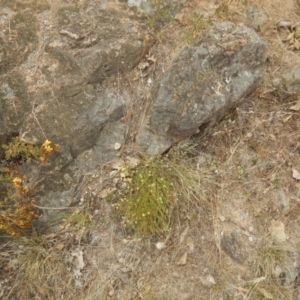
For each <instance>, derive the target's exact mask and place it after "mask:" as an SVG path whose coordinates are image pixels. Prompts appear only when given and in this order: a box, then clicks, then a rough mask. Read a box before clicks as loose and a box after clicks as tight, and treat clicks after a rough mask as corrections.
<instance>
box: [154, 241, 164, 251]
mask: <svg viewBox="0 0 300 300" xmlns="http://www.w3.org/2000/svg"><path fill="white" fill-rule="evenodd" d="M155 246H156V248H157V249H158V250H162V249H165V248H166V244H165V243H162V242H158V243H156V245H155Z"/></svg>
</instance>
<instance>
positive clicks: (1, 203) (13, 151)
mask: <svg viewBox="0 0 300 300" xmlns="http://www.w3.org/2000/svg"><path fill="white" fill-rule="evenodd" d="M3 148H4V150H5V160H6V162H7V163H10V167H9V168H8V167H6V168H2V169H1V170H0V184H1V185H0V188H1V195H0V197H1V198H0V230H4V231H5V232H6V233H8V234H9V235H11V236H17V237H18V236H21V235H22V233H23V231H24V230H25V229H28V228H30V227H31V226H32V221H33V220H34V219H36V218H37V217H38V216H39V214H38V212H37V210H36V208H35V206H34V201H33V200H32V199H30V198H29V197H28V195H27V192H28V187H27V186H26V185H25V184H24V179H25V177H24V176H21V175H19V173H18V172H17V171H16V170H14V169H13V168H14V164H17V163H20V162H22V163H26V162H30V161H31V160H32V159H38V160H39V161H41V162H44V161H46V159H47V157H48V156H49V155H51V154H52V153H54V152H55V151H57V150H58V149H59V145H53V144H52V143H51V142H50V141H49V140H46V141H45V142H44V143H43V144H42V145H41V146H35V145H32V144H29V143H25V142H24V141H22V140H21V139H20V137H15V138H12V140H11V141H10V142H9V143H8V144H7V145H4V146H3Z"/></svg>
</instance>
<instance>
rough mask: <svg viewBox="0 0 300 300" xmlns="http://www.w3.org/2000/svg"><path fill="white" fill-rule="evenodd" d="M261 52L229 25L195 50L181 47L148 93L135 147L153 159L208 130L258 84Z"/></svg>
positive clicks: (253, 37)
mask: <svg viewBox="0 0 300 300" xmlns="http://www.w3.org/2000/svg"><path fill="white" fill-rule="evenodd" d="M265 51H266V47H265V44H264V42H263V41H262V40H261V39H260V38H259V37H258V35H257V34H256V33H255V32H254V31H253V30H252V29H250V28H247V27H245V26H238V27H236V26H234V24H232V23H229V22H226V23H220V24H218V25H217V26H216V27H215V28H214V29H212V30H211V31H210V32H209V34H208V35H207V37H206V38H205V40H204V41H202V42H201V45H200V46H197V47H192V46H187V47H185V48H183V49H182V50H181V52H180V53H178V55H177V56H178V58H177V59H176V60H175V62H174V63H173V65H172V66H171V68H170V70H169V71H168V72H167V73H166V74H165V75H164V76H163V77H162V78H161V79H160V82H159V84H158V87H157V88H156V90H154V92H153V98H154V99H155V100H154V104H153V105H152V107H151V108H150V110H149V112H148V115H147V118H146V121H145V122H144V124H142V128H141V130H140V132H139V133H138V135H137V138H136V140H137V143H138V144H139V145H141V147H142V148H143V149H144V151H146V152H147V153H148V154H150V155H157V154H161V153H163V152H165V151H166V150H168V149H169V148H170V147H171V146H172V145H173V144H174V143H176V142H178V141H180V140H183V139H184V138H187V137H188V136H192V135H195V134H199V133H202V131H204V132H207V131H208V130H209V129H210V128H211V127H212V126H213V125H214V124H215V123H216V122H218V121H219V120H220V119H221V118H222V117H223V116H224V115H225V114H226V112H228V111H229V110H230V109H232V108H233V107H234V106H235V105H237V104H238V103H239V102H240V101H242V100H243V99H244V98H245V97H246V96H247V95H249V94H250V93H251V92H252V91H253V90H254V89H255V88H256V87H257V86H258V85H259V84H260V82H261V81H262V79H263V77H264V73H263V70H262V65H263V63H264V59H265Z"/></svg>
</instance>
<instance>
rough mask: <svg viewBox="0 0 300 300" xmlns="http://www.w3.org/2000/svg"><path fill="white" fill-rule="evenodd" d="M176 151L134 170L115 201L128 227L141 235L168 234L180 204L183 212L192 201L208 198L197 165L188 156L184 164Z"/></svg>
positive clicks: (142, 164)
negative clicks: (196, 168) (204, 195)
mask: <svg viewBox="0 0 300 300" xmlns="http://www.w3.org/2000/svg"><path fill="white" fill-rule="evenodd" d="M176 151H177V150H174V151H173V150H172V151H171V152H170V153H169V154H168V155H167V156H165V157H158V158H155V159H151V160H146V161H144V162H143V163H141V164H140V165H139V166H138V167H137V168H136V169H135V170H133V171H131V174H130V175H129V178H130V183H129V184H128V188H127V191H126V193H125V194H124V195H123V196H122V198H121V200H120V201H119V202H118V203H115V204H114V206H115V207H116V209H117V211H119V212H120V214H121V216H122V218H123V222H124V224H125V226H126V227H128V228H129V229H133V230H134V231H135V232H136V233H137V234H140V235H149V234H157V235H165V234H166V233H168V232H169V230H170V226H171V224H172V220H173V219H174V212H175V208H177V207H178V206H180V210H181V212H182V211H183V210H188V209H189V206H190V205H191V203H193V202H194V203H195V204H196V202H197V205H198V202H199V201H203V199H204V198H203V197H202V196H203V194H204V193H203V192H204V191H203V188H202V187H201V181H202V179H201V174H200V172H199V171H197V170H195V168H194V166H195V165H196V164H191V165H189V163H190V162H189V159H188V158H186V160H184V163H182V160H181V159H179V157H181V155H182V154H179V155H178V152H176ZM177 204H178V205H177ZM181 208H182V209H181ZM176 211H177V210H176Z"/></svg>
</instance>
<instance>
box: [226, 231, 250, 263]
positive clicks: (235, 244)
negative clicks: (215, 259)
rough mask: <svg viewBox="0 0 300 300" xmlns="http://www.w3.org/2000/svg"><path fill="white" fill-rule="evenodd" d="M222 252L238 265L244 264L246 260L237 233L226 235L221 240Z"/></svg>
mask: <svg viewBox="0 0 300 300" xmlns="http://www.w3.org/2000/svg"><path fill="white" fill-rule="evenodd" d="M221 248H222V250H223V251H224V252H225V253H226V254H228V255H229V256H230V257H231V258H232V259H233V260H235V261H237V262H238V263H241V264H242V263H243V262H244V261H245V259H246V256H245V253H244V252H243V249H242V243H241V240H240V237H239V235H238V233H237V232H231V233H230V234H225V235H224V236H223V238H222V240H221Z"/></svg>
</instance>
